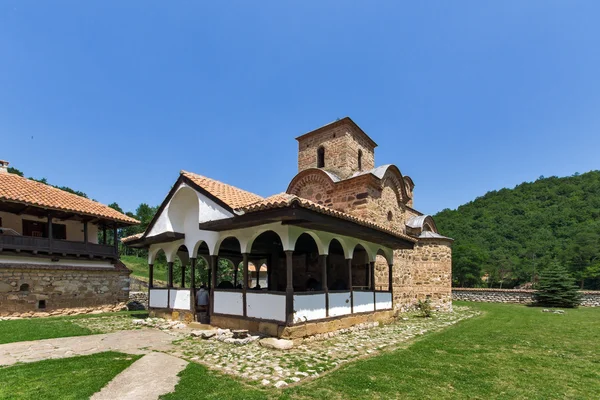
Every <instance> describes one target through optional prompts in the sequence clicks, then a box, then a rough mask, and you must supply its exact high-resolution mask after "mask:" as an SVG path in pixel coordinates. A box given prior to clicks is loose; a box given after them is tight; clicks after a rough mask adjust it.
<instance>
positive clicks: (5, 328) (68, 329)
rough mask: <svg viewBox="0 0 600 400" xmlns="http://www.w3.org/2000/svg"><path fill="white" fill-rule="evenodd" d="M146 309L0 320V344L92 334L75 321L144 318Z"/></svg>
mask: <svg viewBox="0 0 600 400" xmlns="http://www.w3.org/2000/svg"><path fill="white" fill-rule="evenodd" d="M147 314H148V313H147V312H146V311H123V312H116V313H105V314H85V315H76V316H66V317H48V318H30V319H14V320H9V321H0V344H3V343H14V342H24V341H27V340H40V339H53V338H59V337H67V336H85V335H92V334H94V333H96V332H92V331H91V330H89V329H87V328H83V327H81V326H79V325H77V324H75V323H73V321H75V320H77V319H81V318H102V317H112V316H122V317H123V318H142V317H145V316H146V315H147Z"/></svg>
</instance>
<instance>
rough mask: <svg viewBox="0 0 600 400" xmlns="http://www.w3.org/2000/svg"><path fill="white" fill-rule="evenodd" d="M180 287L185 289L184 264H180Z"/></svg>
mask: <svg viewBox="0 0 600 400" xmlns="http://www.w3.org/2000/svg"><path fill="white" fill-rule="evenodd" d="M181 287H182V288H185V264H184V263H181Z"/></svg>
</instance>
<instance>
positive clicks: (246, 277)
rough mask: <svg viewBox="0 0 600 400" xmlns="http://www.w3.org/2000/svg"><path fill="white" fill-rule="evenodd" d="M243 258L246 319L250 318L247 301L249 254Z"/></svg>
mask: <svg viewBox="0 0 600 400" xmlns="http://www.w3.org/2000/svg"><path fill="white" fill-rule="evenodd" d="M242 257H243V261H242V262H243V265H244V277H243V278H242V279H243V285H242V304H243V307H244V309H243V312H244V317H246V316H248V309H247V308H248V307H247V305H248V300H247V299H246V295H247V293H248V253H244V254H242Z"/></svg>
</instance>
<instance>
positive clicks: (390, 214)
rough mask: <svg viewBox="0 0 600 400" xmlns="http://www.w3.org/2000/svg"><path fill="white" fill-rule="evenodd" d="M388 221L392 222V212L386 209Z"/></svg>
mask: <svg viewBox="0 0 600 400" xmlns="http://www.w3.org/2000/svg"><path fill="white" fill-rule="evenodd" d="M387 218H388V221H390V222H392V220H393V219H394V214H392V212H391V211H388V217H387Z"/></svg>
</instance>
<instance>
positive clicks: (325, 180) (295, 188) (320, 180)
mask: <svg viewBox="0 0 600 400" xmlns="http://www.w3.org/2000/svg"><path fill="white" fill-rule="evenodd" d="M334 183H335V182H334V181H333V179H332V177H331V176H330V175H329V174H328V173H327V172H325V171H323V170H321V169H317V168H310V169H307V170H304V171H302V172H300V173H298V174H297V175H296V176H295V177H294V178H293V179H292V181H291V182H290V184H289V185H288V188H287V190H286V193H289V194H293V195H295V196H298V197H302V198H305V199H309V200H313V201H314V202H316V203H318V204H323V205H326V206H329V207H331V206H332V205H333V204H332V202H331V199H329V198H327V196H326V193H327V192H328V191H331V190H333V186H334Z"/></svg>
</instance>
